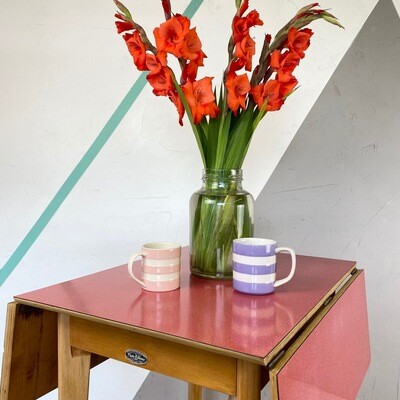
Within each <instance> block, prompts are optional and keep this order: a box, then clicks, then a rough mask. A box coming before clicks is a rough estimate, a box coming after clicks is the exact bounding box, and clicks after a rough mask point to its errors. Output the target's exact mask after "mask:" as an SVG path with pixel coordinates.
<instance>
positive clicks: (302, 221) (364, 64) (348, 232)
mask: <svg viewBox="0 0 400 400" xmlns="http://www.w3.org/2000/svg"><path fill="white" fill-rule="evenodd" d="M399 70H400V19H399V16H398V14H397V13H396V11H395V9H394V7H393V4H392V3H391V2H390V1H389V0H380V2H379V3H378V5H377V6H376V8H375V9H374V11H373V12H372V14H371V16H370V17H369V19H368V20H367V22H366V24H365V25H364V27H363V28H362V30H361V31H360V33H359V35H358V37H357V38H356V40H355V41H354V43H353V44H352V46H351V47H350V49H349V50H348V52H347V54H346V55H345V57H344V58H343V60H342V62H341V63H340V65H339V66H338V68H337V70H336V71H335V73H334V74H333V76H332V78H331V79H330V81H329V83H328V84H327V86H326V87H325V89H324V91H323V92H322V94H321V95H320V97H319V99H318V100H317V102H316V103H315V105H314V107H313V108H312V110H311V112H310V114H309V115H308V116H307V118H306V119H305V121H304V123H303V125H302V126H301V128H300V130H299V131H298V133H297V134H296V137H295V138H294V139H293V141H292V143H291V144H290V146H289V148H288V149H287V151H286V153H285V155H284V156H283V158H282V160H281V162H280V163H279V165H278V166H277V168H276V170H275V172H274V173H273V175H272V177H271V178H270V180H269V181H268V183H267V184H266V186H265V188H264V190H263V191H262V193H261V194H260V196H259V197H258V199H257V204H256V210H257V211H258V220H257V221H258V224H257V226H258V233H257V234H258V235H261V236H263V237H275V238H277V239H278V241H279V244H280V245H287V246H292V247H293V248H294V249H296V250H297V251H298V252H299V253H304V254H315V255H319V256H328V257H333V258H343V259H350V260H357V262H358V266H359V268H365V270H366V279H367V300H368V308H369V324H370V334H371V341H372V343H371V345H372V363H371V366H370V369H369V372H368V375H367V377H366V379H365V381H364V384H363V386H362V389H361V392H360V394H359V399H376V400H378V399H385V400H386V399H387V400H391V399H393V400H395V399H398V398H399V397H398V396H399V374H400V363H399V360H400V335H399V334H398V332H399V329H400V322H399V318H398V316H399V315H400V293H399V289H400V272H399V262H398V260H399V256H400V247H399V246H398V240H399V238H400V180H399V171H400V157H399V150H400V135H399V131H400V113H399V106H400V80H399V78H398V71H399Z"/></svg>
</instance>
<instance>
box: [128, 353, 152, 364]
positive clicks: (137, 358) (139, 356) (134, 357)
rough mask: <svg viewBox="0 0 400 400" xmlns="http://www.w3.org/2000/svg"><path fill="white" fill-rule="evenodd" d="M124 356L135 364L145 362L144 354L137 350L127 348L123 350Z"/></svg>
mask: <svg viewBox="0 0 400 400" xmlns="http://www.w3.org/2000/svg"><path fill="white" fill-rule="evenodd" d="M125 357H126V358H127V359H128V360H129V361H130V362H131V363H132V364H135V365H144V364H146V363H147V356H146V354H144V353H142V352H141V351H139V350H135V349H129V350H126V351H125Z"/></svg>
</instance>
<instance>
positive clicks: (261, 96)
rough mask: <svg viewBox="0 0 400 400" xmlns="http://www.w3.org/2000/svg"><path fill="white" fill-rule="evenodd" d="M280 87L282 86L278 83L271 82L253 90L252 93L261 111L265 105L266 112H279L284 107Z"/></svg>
mask: <svg viewBox="0 0 400 400" xmlns="http://www.w3.org/2000/svg"><path fill="white" fill-rule="evenodd" d="M280 86H281V84H280V83H279V82H278V81H276V80H269V81H267V82H266V83H264V84H260V85H257V86H255V87H253V88H252V89H251V91H250V93H251V95H252V96H253V99H254V101H255V102H256V103H257V105H258V108H259V109H260V110H261V109H262V108H263V107H264V106H265V103H266V106H265V111H277V110H279V109H280V108H281V107H282V104H283V100H282V96H281V93H280Z"/></svg>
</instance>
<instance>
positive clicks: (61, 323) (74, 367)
mask: <svg viewBox="0 0 400 400" xmlns="http://www.w3.org/2000/svg"><path fill="white" fill-rule="evenodd" d="M89 372H90V353H88V352H86V351H83V350H79V349H76V348H73V347H71V342H70V317H69V316H68V315H65V314H59V315H58V399H59V400H71V399H74V400H87V399H88V395H89Z"/></svg>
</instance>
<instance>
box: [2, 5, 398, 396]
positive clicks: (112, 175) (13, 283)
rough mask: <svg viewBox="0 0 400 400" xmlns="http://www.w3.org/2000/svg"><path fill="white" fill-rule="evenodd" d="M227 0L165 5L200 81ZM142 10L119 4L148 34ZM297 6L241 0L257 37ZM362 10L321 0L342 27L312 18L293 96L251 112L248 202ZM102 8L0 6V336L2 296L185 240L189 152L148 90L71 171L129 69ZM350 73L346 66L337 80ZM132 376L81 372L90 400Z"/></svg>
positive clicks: (117, 389) (215, 66)
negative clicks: (252, 12) (184, 27)
mask: <svg viewBox="0 0 400 400" xmlns="http://www.w3.org/2000/svg"><path fill="white" fill-rule="evenodd" d="M139 3H140V6H138V4H139ZM233 3H234V2H233V0H231V3H229V4H230V7H229V8H228V7H227V1H226V0H205V1H204V2H202V1H201V0H192V1H189V0H174V1H173V5H174V9H175V10H176V11H177V12H178V11H179V12H181V11H183V10H184V9H185V7H186V6H187V5H188V4H191V5H192V6H193V5H196V4H197V5H200V8H199V10H198V11H197V12H196V13H195V16H194V18H193V23H194V24H195V25H197V26H198V33H199V35H200V37H201V39H202V41H203V45H204V50H205V52H206V53H207V55H208V57H209V58H208V59H207V60H206V65H207V67H206V68H205V70H204V75H206V74H208V75H211V76H218V74H219V72H220V71H221V70H222V69H223V64H224V63H225V59H226V55H225V50H224V51H221V49H225V46H226V41H227V37H228V34H229V24H228V23H227V21H229V20H230V19H231V16H232V9H233ZM324 3H325V4H324ZM155 4H156V5H157V7H158V6H159V1H158V0H157V1H155V0H154V1H149V2H143V1H142V2H139V1H138V0H129V1H128V0H127V5H129V6H130V7H131V8H132V10H134V11H135V17H137V20H138V21H141V22H142V24H143V25H144V26H145V28H146V29H147V30H148V31H150V30H152V29H153V27H154V26H156V25H158V24H159V23H160V21H161V20H162V18H163V15H162V12H161V9H158V10H159V12H155V10H156V7H154V5H155ZM304 4H305V3H304V1H301V0H294V1H290V2H287V1H282V2H281V1H279V2H277V1H272V0H268V1H261V0H253V1H251V7H253V8H257V9H258V10H259V11H260V13H261V15H262V16H263V17H264V16H265V18H264V20H265V27H263V28H260V29H259V30H258V31H257V32H258V33H257V35H258V37H262V35H263V34H264V33H266V32H270V33H274V32H276V31H277V29H278V28H280V26H282V25H283V24H284V23H285V22H286V21H287V20H288V19H289V18H290V17H291V16H292V15H293V14H294V13H295V12H296V10H297V9H298V8H299V7H301V6H303V5H304ZM375 4H376V0H362V1H359V2H348V1H345V0H338V1H336V2H335V4H334V6H332V5H331V4H330V3H329V2H323V3H322V6H325V7H332V8H334V9H333V12H334V13H335V14H336V15H337V16H338V17H339V18H340V20H341V22H342V23H343V24H344V25H345V26H346V30H345V31H343V30H339V29H337V28H335V27H333V26H330V25H328V24H323V23H317V24H315V25H314V30H315V31H316V34H315V35H314V37H313V43H312V47H311V48H310V49H309V51H308V55H307V58H306V59H305V60H303V62H302V64H301V66H300V68H299V73H298V74H297V77H298V78H299V81H300V83H301V90H299V91H298V93H296V94H295V95H293V96H292V98H290V101H287V103H286V105H285V107H284V108H283V109H282V110H281V111H280V112H279V113H275V114H271V115H270V116H268V117H267V118H265V120H264V121H263V122H262V124H261V125H260V127H259V129H258V132H257V135H256V137H255V140H254V143H253V145H252V146H251V148H250V152H249V157H248V158H247V160H246V164H245V186H246V188H247V189H248V190H250V191H251V192H252V193H253V194H254V195H255V196H257V194H258V193H259V192H260V191H261V190H262V188H263V187H264V185H265V182H266V181H267V180H268V178H269V176H270V175H271V173H272V171H273V170H274V168H275V166H276V165H277V163H278V161H279V159H280V158H281V156H282V154H283V153H284V151H285V150H286V148H287V146H288V144H289V143H290V141H291V140H292V138H293V137H294V135H295V134H296V132H297V130H298V128H299V126H300V125H301V124H302V122H303V120H304V118H305V117H306V115H307V114H308V112H309V110H310V109H311V108H312V106H313V104H314V102H315V101H316V99H317V98H318V96H319V94H320V93H321V91H322V90H323V88H324V87H325V85H326V83H327V82H328V81H329V78H330V77H331V76H332V74H333V72H334V71H335V69H336V67H337V65H338V63H339V62H340V60H341V59H342V57H343V55H344V54H345V52H346V50H347V49H348V48H349V46H350V45H351V43H352V41H353V39H354V37H355V36H356V35H357V33H358V32H359V30H360V28H361V27H362V25H363V23H364V22H365V20H366V18H367V17H368V16H369V14H370V12H371V10H372V9H373V7H374V5H375ZM396 6H397V8H398V9H399V8H400V7H399V0H396ZM114 9H115V7H114V4H113V2H112V1H111V0H110V1H109V2H99V3H96V5H95V6H94V5H93V4H92V3H91V2H82V1H78V0H71V1H69V2H64V3H60V2H54V1H51V0H31V1H27V0H21V1H19V2H17V3H13V4H12V5H10V4H9V3H7V4H6V3H4V2H3V4H1V6H0V48H1V51H2V58H1V63H0V68H1V74H0V87H1V89H2V91H1V95H0V99H1V104H2V107H1V108H0V268H1V267H2V269H1V270H0V341H2V337H3V332H4V323H5V321H4V316H5V307H6V304H7V302H9V301H10V300H11V299H12V296H13V295H14V294H18V293H22V292H25V291H28V290H33V289H35V288H38V287H42V286H46V285H49V284H53V283H56V282H60V281H64V280H67V279H71V278H74V277H76V276H81V275H85V274H88V273H91V272H95V271H98V270H100V269H104V268H108V267H110V266H114V265H117V264H122V263H125V262H126V260H127V258H128V257H129V255H130V254H131V253H132V252H134V251H136V250H138V248H139V246H140V244H141V243H143V242H145V241H149V240H174V241H179V242H181V243H182V244H186V243H187V242H188V240H187V236H188V227H187V225H188V224H187V218H188V211H187V204H188V199H189V197H190V194H191V193H192V192H193V191H194V190H195V189H197V188H198V186H199V184H200V175H201V171H200V170H201V162H200V157H199V155H198V152H197V150H196V145H195V141H194V138H193V135H192V133H191V132H190V128H189V126H188V124H186V125H185V127H184V128H179V127H178V125H177V117H176V115H175V111H174V109H173V107H172V106H171V105H170V104H169V103H168V101H166V100H165V99H160V98H156V97H154V96H153V95H152V94H151V91H150V89H149V88H148V87H145V88H144V90H143V91H141V92H140V93H138V97H137V100H136V101H135V102H134V104H133V106H132V107H131V108H130V109H129V111H128V112H127V114H126V116H125V117H124V118H122V117H121V118H122V120H121V123H120V124H119V126H118V127H114V128H115V129H114V128H113V129H111V131H110V132H109V133H110V139H109V140H108V141H106V142H105V145H104V148H102V150H101V151H99V153H98V155H97V156H96V155H94V156H93V162H91V163H90V162H87V163H86V166H85V168H86V167H87V170H86V169H85V168H81V167H82V160H83V161H87V160H88V157H87V155H85V153H86V151H87V150H88V149H89V148H90V146H91V145H92V144H93V143H95V140H96V138H98V137H99V133H100V132H103V131H104V129H103V128H104V127H106V126H107V125H106V124H107V121H108V120H109V118H110V116H111V115H112V114H113V113H114V112H115V110H118V109H119V108H118V107H119V105H120V104H121V101H122V99H123V98H124V96H125V95H126V94H127V93H128V91H129V90H130V89H131V87H132V84H133V83H134V82H135V81H136V79H138V77H139V73H137V72H136V71H135V70H134V68H133V67H132V62H131V59H130V57H129V55H128V54H127V52H126V49H125V48H124V44H123V42H122V39H121V38H119V37H118V36H117V35H116V33H115V29H114V25H113V13H114ZM221 21H223V22H224V23H221ZM210 26H212V27H213V29H209V27H210ZM392 40H393V41H394V42H396V40H398V39H394V38H392ZM397 43H398V42H397ZM352 68H353V69H352ZM386 68H388V66H386ZM356 73H357V71H355V70H354V66H352V67H351V68H350V70H349V71H348V73H347V75H351V74H356ZM381 79H384V80H385V81H386V77H385V76H383V77H382V76H381ZM216 80H217V78H216ZM373 99H374V97H373ZM383 100H384V99H383ZM338 103H340V106H342V107H345V108H346V105H345V104H344V103H343V102H342V101H341V100H338ZM371 103H373V100H371ZM369 110H370V109H369V108H368V109H367V111H365V112H368V114H370V111H369ZM98 150H100V149H98ZM365 151H367V150H365ZM372 151H373V149H372ZM77 166H79V168H78V169H76V167H77ZM68 177H70V178H71V179H70V178H68ZM67 178H68V179H67ZM72 178H73V179H72ZM75 178H76V179H75ZM350 184H351V182H349V185H350ZM349 190H350V189H349ZM371 190H372V189H371ZM373 190H375V188H374V189H373ZM332 229H335V228H334V227H333V228H332ZM305 234H306V233H304V234H303V235H305ZM307 250H308V249H307ZM322 251H323V249H322V248H321V252H322ZM5 266H7V270H6V268H5ZM145 375H146V373H145V372H144V371H140V370H137V369H134V368H130V367H129V366H127V365H119V364H118V365H117V363H111V362H110V363H106V364H104V365H102V366H100V367H98V369H96V370H94V371H93V374H92V377H93V385H92V392H91V397H92V398H93V399H96V400H102V399H109V398H115V393H118V397H117V398H118V399H125V398H126V399H130V398H131V397H132V395H133V394H134V393H135V392H136V391H137V390H138V389H139V387H140V384H141V383H142V381H143V379H144V377H145ZM52 396H53V397H52ZM49 398H55V397H54V394H53V395H50V396H49ZM144 398H146V396H144ZM147 398H149V397H147Z"/></svg>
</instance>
